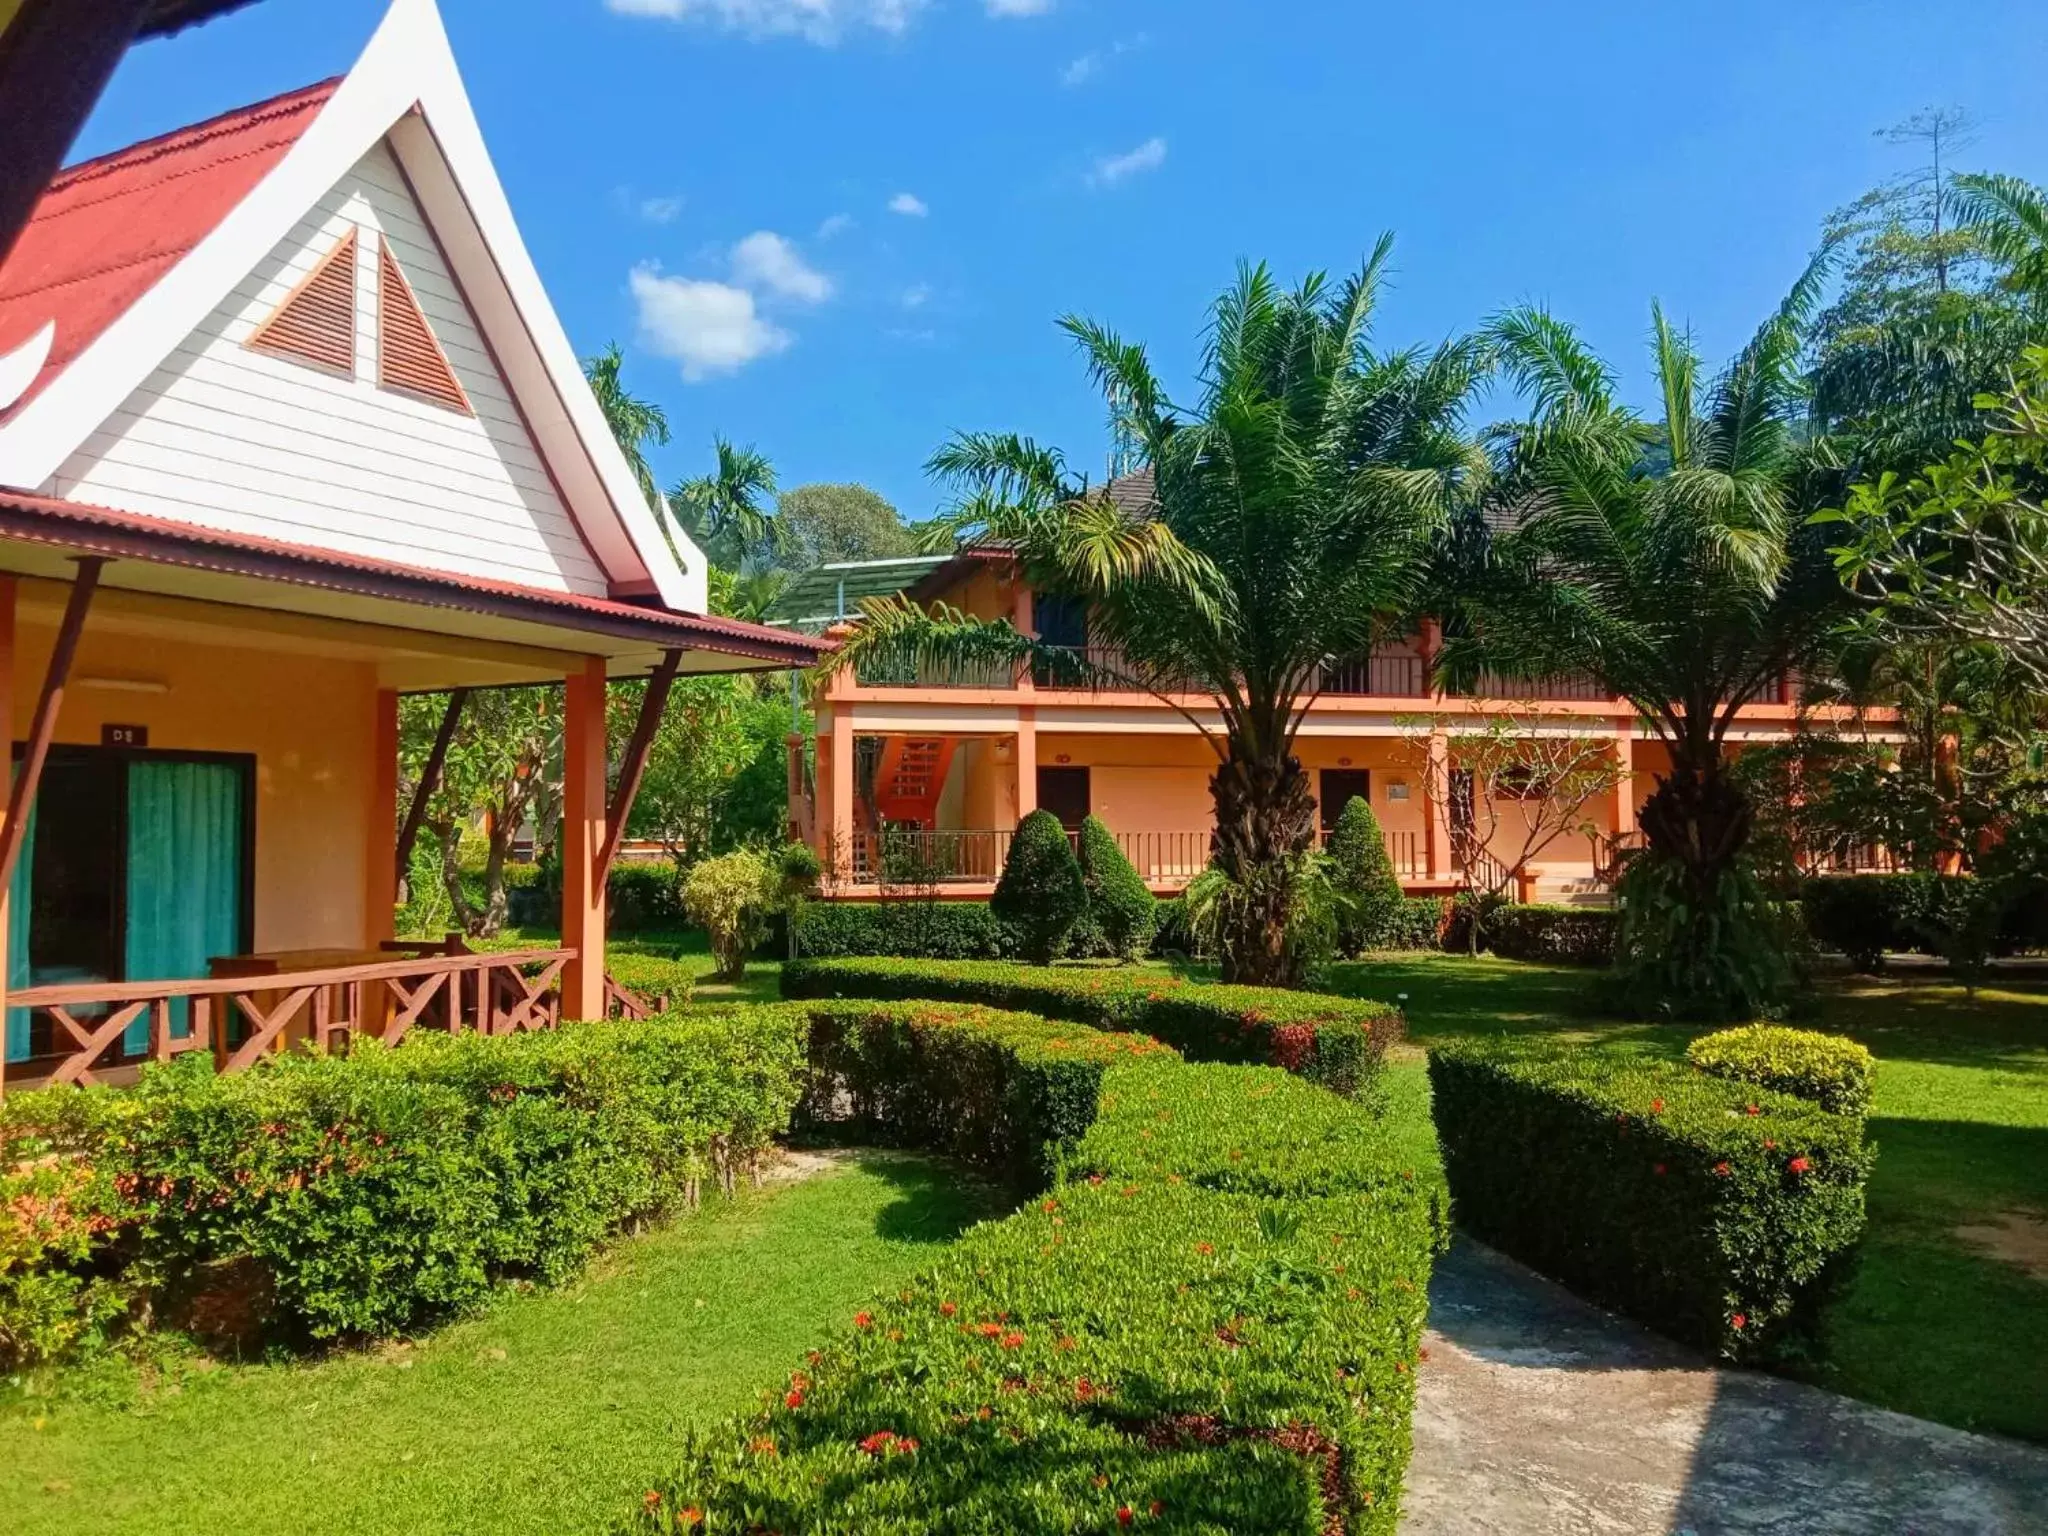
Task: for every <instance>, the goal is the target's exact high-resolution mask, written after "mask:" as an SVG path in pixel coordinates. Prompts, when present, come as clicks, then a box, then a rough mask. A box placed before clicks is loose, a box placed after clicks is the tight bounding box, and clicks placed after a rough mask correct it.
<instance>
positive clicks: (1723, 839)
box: [1638, 750, 1756, 896]
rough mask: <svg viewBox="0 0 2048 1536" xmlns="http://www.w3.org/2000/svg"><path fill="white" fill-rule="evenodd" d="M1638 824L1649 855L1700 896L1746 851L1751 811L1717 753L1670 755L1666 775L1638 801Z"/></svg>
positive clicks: (1753, 813)
mask: <svg viewBox="0 0 2048 1536" xmlns="http://www.w3.org/2000/svg"><path fill="white" fill-rule="evenodd" d="M1638 824H1639V825H1640V826H1641V827H1642V829H1643V838H1644V841H1645V842H1647V843H1648V844H1649V846H1650V849H1651V851H1652V852H1653V853H1655V854H1656V855H1658V856H1660V857H1662V858H1665V859H1669V860H1671V861H1673V862H1674V863H1676V864H1677V865H1678V866H1679V867H1680V868H1682V869H1683V870H1685V872H1686V878H1687V884H1688V885H1689V886H1690V887H1691V889H1692V891H1693V893H1694V894H1696V895H1701V896H1704V895H1706V894H1708V893H1710V892H1712V891H1713V890H1714V889H1715V888H1716V887H1717V886H1718V885H1719V884H1720V881H1721V877H1722V876H1723V875H1724V874H1726V873H1727V872H1728V871H1729V870H1730V869H1732V868H1733V867H1734V866H1735V861H1736V859H1737V858H1738V857H1740V856H1741V853H1742V850H1743V849H1744V848H1746V847H1747V846H1749V837H1750V833H1751V832H1752V831H1753V830H1754V829H1755V825H1756V810H1755V808H1754V807H1753V806H1751V805H1750V803H1749V800H1748V798H1747V797H1746V796H1745V795H1744V794H1743V793H1742V791H1741V790H1739V789H1738V788H1736V786H1735V783H1734V781H1733V780H1732V779H1731V778H1730V777H1729V775H1728V770H1727V764H1726V763H1725V762H1724V761H1723V759H1722V757H1721V755H1720V754H1719V753H1718V752H1711V751H1710V752H1706V753H1702V754H1698V755H1697V756H1695V755H1694V754H1691V753H1687V752H1684V751H1682V750H1674V751H1673V753H1672V763H1671V771H1670V772H1669V773H1668V774H1666V775H1665V776H1664V777H1663V778H1662V779H1660V780H1659V781H1658V783H1657V788H1656V792H1655V793H1653V794H1652V795H1651V796H1650V798H1649V799H1648V800H1646V801H1644V802H1643V809H1642V813H1641V815H1640V817H1639V821H1638Z"/></svg>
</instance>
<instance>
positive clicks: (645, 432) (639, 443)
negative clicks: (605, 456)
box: [583, 341, 668, 513]
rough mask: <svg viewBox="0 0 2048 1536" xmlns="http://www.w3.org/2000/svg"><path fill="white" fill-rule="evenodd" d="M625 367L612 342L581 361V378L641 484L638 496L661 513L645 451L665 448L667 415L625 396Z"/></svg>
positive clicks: (646, 403) (656, 408) (634, 475)
mask: <svg viewBox="0 0 2048 1536" xmlns="http://www.w3.org/2000/svg"><path fill="white" fill-rule="evenodd" d="M624 365H625V357H624V355H623V354H622V353H621V352H620V351H619V344H618V343H617V342H616V341H614V342H612V343H610V344H609V345H607V346H606V347H605V349H604V350H603V351H602V352H600V353H598V354H597V356H595V357H586V358H585V359H584V360H583V376H584V377H585V378H586V379H588V380H589V381H590V392H591V393H592V394H594V395H596V396H597V406H598V409H599V410H601V411H603V412H604V419H605V425H607V426H609V427H610V428H611V429H612V436H613V437H615V438H617V439H618V440H619V449H620V451H621V452H622V453H624V454H625V455H626V463H627V464H628V465H630V466H631V467H632V470H633V478H634V479H636V480H638V481H639V482H640V490H641V493H642V494H643V495H645V496H646V497H647V500H648V502H649V503H650V504H651V505H652V506H653V507H654V509H655V511H656V512H657V513H658V512H660V511H662V510H663V509H662V504H661V492H660V491H659V489H658V488H657V487H656V485H655V482H654V467H653V466H652V465H651V464H649V463H648V462H647V450H648V448H649V447H650V446H652V447H655V448H666V447H667V446H668V413H667V412H666V411H664V410H663V409H662V408H661V407H660V406H658V405H656V404H655V403H654V402H653V401H651V400H642V399H640V398H639V397H637V396H635V395H633V394H630V393H628V391H627V389H626V387H625V385H624V384H623V383H622V382H621V381H620V379H619V370H620V369H621V368H622V367H623V366H624Z"/></svg>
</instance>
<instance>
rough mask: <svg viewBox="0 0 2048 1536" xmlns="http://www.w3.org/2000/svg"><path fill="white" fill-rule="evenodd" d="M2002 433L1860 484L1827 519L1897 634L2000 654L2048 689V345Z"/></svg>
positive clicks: (2007, 405) (2001, 415) (1862, 587)
mask: <svg viewBox="0 0 2048 1536" xmlns="http://www.w3.org/2000/svg"><path fill="white" fill-rule="evenodd" d="M1994 403H1995V404H1996V408H1997V414H1996V418H1995V421H1994V425H1993V429H1992V430H1991V431H1990V432H1989V433H1988V434H1987V435H1986V436H1985V437H1983V438H1982V439H1981V440H1979V441H1977V442H1975V443H1971V444H1966V445H1964V446H1962V447H1959V448H1958V449H1957V450H1956V451H1955V452H1954V453H1952V454H1950V455H1949V456H1948V458H1947V459H1945V460H1943V461H1942V462H1940V463H1937V464H1933V465H1930V466H1929V467H1928V468H1927V469H1926V470H1925V471H1924V472H1923V473H1921V474H1919V475H1916V476H1914V477H1912V478H1911V479H1907V478H1904V477H1901V476H1899V475H1896V474H1894V473H1892V472H1890V471H1886V472H1885V473H1884V474H1882V475H1880V476H1878V477H1877V478H1876V479H1875V480H1873V481H1867V482H1865V483H1863V484H1859V485H1857V486H1855V487H1854V488H1853V489H1852V490H1851V492H1850V494H1849V497H1848V500H1847V504H1846V505H1845V506H1844V507H1842V508H1841V509H1839V510H1832V511H1829V512H1825V513H1823V514H1821V515H1820V516H1819V518H1818V519H1817V521H1819V522H1822V523H1825V524H1827V525H1829V527H1830V532H1831V534H1832V537H1834V538H1835V539H1836V540H1837V543H1836V546H1835V548H1834V550H1833V554H1834V556H1835V558H1836V560H1837V562H1838V563H1839V565H1840V567H1841V569H1842V572H1843V574H1844V575H1845V577H1847V578H1848V579H1849V580H1850V581H1851V582H1852V583H1853V584H1854V585H1855V586H1856V587H1857V589H1858V590H1859V591H1860V592H1861V593H1862V594H1863V595H1864V596H1865V597H1866V598H1867V599H1868V600H1869V601H1870V602H1872V603H1873V604H1874V605H1875V608H1876V611H1877V613H1878V615H1879V616H1880V617H1881V620H1882V622H1883V624H1884V626H1885V627H1886V631H1887V635H1888V638H1889V639H1890V640H1891V641H1892V642H1893V643H1896V642H1897V641H1899V640H1901V639H1904V638H1921V639H1928V638H1945V639H1948V640H1951V641H1963V642H1973V643H1979V644H1984V645H1989V646H1993V647H1995V648H1997V649H1998V650H1999V651H2000V653H2001V654H2002V656H2003V657H2004V658H2005V659H2006V661H2008V662H2009V663H2010V664H2011V665H2013V666H2015V667H2017V668H2019V669H2020V670H2021V671H2022V672H2024V673H2025V674H2026V676H2027V677H2028V678H2029V679H2030V680H2031V682H2032V683H2033V684H2034V686H2036V687H2042V686H2048V511H2044V508H2043V489H2044V487H2048V347H2033V348H2029V349H2028V351H2027V352H2026V354H2025V356H2024V358H2023V359H2022V361H2021V365H2020V371H2019V375H2018V378H2017V380H2016V382H2015V384H2014V387H2013V389H2012V391H2011V392H2010V393H2009V394H2007V395H2006V396H2004V397H2003V399H2002V400H2001V401H1998V402H1994Z"/></svg>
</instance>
